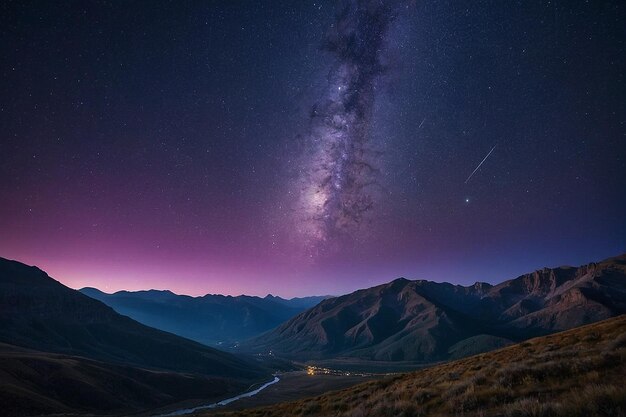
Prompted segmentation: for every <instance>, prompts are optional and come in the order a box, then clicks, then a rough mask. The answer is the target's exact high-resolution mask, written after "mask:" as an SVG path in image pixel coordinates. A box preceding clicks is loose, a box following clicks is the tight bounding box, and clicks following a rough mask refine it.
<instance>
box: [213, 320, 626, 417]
mask: <svg viewBox="0 0 626 417" xmlns="http://www.w3.org/2000/svg"><path fill="white" fill-rule="evenodd" d="M625 375H626V316H620V317H617V318H612V319H608V320H605V321H602V322H599V323H595V324H591V325H587V326H584V327H580V328H576V329H573V330H569V331H565V332H562V333H557V334H553V335H550V336H544V337H540V338H536V339H531V340H528V341H525V342H523V343H520V344H517V345H514V346H509V347H505V348H502V349H499V350H497V351H493V352H490V353H484V354H480V355H476V356H472V357H468V358H465V359H460V360H457V361H454V362H448V363H445V364H441V365H437V366H434V367H432V368H428V369H424V370H421V371H417V372H413V373H407V374H403V375H399V376H393V377H388V378H385V379H383V380H380V381H372V382H367V383H364V384H360V385H357V386H355V387H352V388H348V389H345V390H342V391H336V392H331V393H327V394H325V395H320V396H317V397H312V398H308V399H304V400H299V401H293V402H287V403H282V404H277V405H273V406H269V407H262V408H254V409H247V410H238V411H231V412H225V411H222V412H217V413H216V412H211V413H210V415H211V416H212V417H216V416H221V417H288V416H345V417H348V416H350V417H360V416H363V417H365V416H372V417H381V416H398V417H401V416H405V417H409V416H451V415H463V416H476V417H478V416H554V417H561V416H563V417H565V416H580V417H582V416H624V415H626V384H625V383H624V382H625V381H624V376H625Z"/></svg>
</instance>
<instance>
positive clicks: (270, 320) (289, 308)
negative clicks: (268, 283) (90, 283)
mask: <svg viewBox="0 0 626 417" xmlns="http://www.w3.org/2000/svg"><path fill="white" fill-rule="evenodd" d="M80 292H81V293H83V294H85V295H88V296H89V297H91V298H94V299H96V300H99V301H101V302H103V303H104V304H106V305H108V306H109V307H112V308H113V309H114V310H115V311H116V312H118V313H120V314H123V315H125V316H128V317H130V318H132V319H134V320H137V321H138V322H140V323H143V324H145V325H147V326H150V327H154V328H156V329H160V330H164V331H167V332H171V333H174V334H177V335H179V336H182V337H186V338H188V339H191V340H195V341H197V342H200V343H204V344H206V345H219V344H222V343H223V342H235V341H238V340H243V339H247V338H250V337H253V336H256V335H259V334H261V333H263V332H265V331H267V330H269V329H272V328H274V327H276V326H278V325H279V324H281V323H283V322H285V321H287V320H289V319H290V318H292V317H294V316H295V315H297V314H298V313H300V312H302V311H303V310H305V309H307V308H310V307H313V306H314V305H316V304H318V303H319V302H320V301H321V300H323V299H324V298H326V297H305V298H294V299H292V300H285V299H283V298H280V297H275V296H271V295H268V296H267V297H264V298H261V297H252V296H246V295H240V296H237V297H232V296H224V295H213V294H207V295H205V296H202V297H190V296H187V295H178V294H174V293H173V292H171V291H158V290H149V291H118V292H116V293H113V294H107V293H104V292H102V291H100V290H98V289H96V288H82V289H81V290H80Z"/></svg>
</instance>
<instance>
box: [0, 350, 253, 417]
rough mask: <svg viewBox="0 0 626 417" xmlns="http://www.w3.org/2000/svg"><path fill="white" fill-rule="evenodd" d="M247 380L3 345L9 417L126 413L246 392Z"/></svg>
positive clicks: (3, 400) (3, 397) (3, 394)
mask: <svg viewBox="0 0 626 417" xmlns="http://www.w3.org/2000/svg"><path fill="white" fill-rule="evenodd" d="M247 388H248V384H247V383H245V384H244V383H243V381H242V380H241V379H237V378H225V377H213V376H206V375H202V374H192V373H178V372H173V371H161V370H154V369H151V370H149V369H144V368H140V367H136V366H128V365H120V364H112V363H106V362H101V361H95V360H91V359H87V358H84V357H80V356H69V355H60V354H55V353H48V352H39V351H35V350H31V349H26V348H20V347H17V346H12V345H7V344H2V343H0V404H2V415H5V416H39V415H46V414H60V413H71V414H74V413H80V414H86V413H87V414H103V413H104V414H126V413H135V412H140V411H145V410H153V409H155V408H159V407H164V406H172V405H173V404H177V403H179V402H181V401H182V400H195V401H202V402H204V401H208V402H212V401H211V400H212V399H222V398H225V397H230V396H232V395H233V393H236V392H241V391H244V390H245V389H247Z"/></svg>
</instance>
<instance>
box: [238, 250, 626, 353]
mask: <svg viewBox="0 0 626 417" xmlns="http://www.w3.org/2000/svg"><path fill="white" fill-rule="evenodd" d="M624 312H626V255H619V256H616V257H612V258H609V259H606V260H604V261H601V262H591V263H589V264H586V265H582V266H579V267H571V266H565V267H557V268H542V269H538V270H536V271H533V272H530V273H527V274H523V275H520V276H518V277H516V278H513V279H510V280H506V281H503V282H501V283H499V284H495V285H492V284H488V283H483V282H476V283H474V284H472V285H468V286H462V285H455V284H450V283H438V282H434V281H427V280H416V281H410V280H407V279H406V278H399V279H395V280H393V281H391V282H389V283H386V284H381V285H378V286H375V287H371V288H367V289H361V290H357V291H355V292H353V293H350V294H346V295H343V296H339V297H336V298H333V299H329V300H325V301H322V302H321V303H320V304H318V305H317V306H316V307H313V308H312V309H310V310H307V311H305V312H303V313H301V314H299V315H298V316H296V317H294V318H292V319H291V320H289V321H288V322H286V323H284V324H282V325H280V326H279V327H277V328H275V329H273V330H271V331H269V332H266V333H264V334H263V335H260V336H258V337H256V338H254V339H252V340H250V341H247V342H245V343H244V344H243V346H242V349H244V350H250V351H252V352H256V353H265V352H267V351H269V350H271V351H272V352H273V353H274V354H278V355H284V356H286V357H296V356H299V357H302V356H304V357H305V358H308V359H327V358H332V357H340V356H349V357H358V358H362V359H369V360H391V361H396V360H414V361H435V360H444V359H447V358H449V357H451V356H452V355H453V353H451V351H450V349H453V347H454V346H455V345H457V346H456V348H459V346H458V344H459V343H461V346H460V347H461V351H465V350H466V349H469V353H477V351H480V345H481V344H482V345H485V346H492V347H493V346H500V345H502V344H505V343H513V342H517V341H520V340H524V339H527V338H528V337H533V336H539V335H543V334H548V333H552V332H555V331H559V330H566V329H569V328H573V327H577V326H580V325H583V324H587V323H590V322H593V321H599V320H602V319H606V318H609V317H613V316H616V315H619V314H622V313H624ZM478 336H480V337H478ZM476 337H478V338H476ZM472 338H474V339H472ZM464 340H466V341H467V342H468V343H467V344H466V345H465V346H464V345H463V343H462V342H463V341H464ZM479 341H480V343H479ZM471 345H473V346H474V347H473V348H471V349H470V348H469V346H471ZM453 350H454V349H453Z"/></svg>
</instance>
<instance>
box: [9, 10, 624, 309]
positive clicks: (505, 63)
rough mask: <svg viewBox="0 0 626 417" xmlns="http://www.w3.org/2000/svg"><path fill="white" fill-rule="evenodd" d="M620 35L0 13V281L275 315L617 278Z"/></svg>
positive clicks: (195, 13) (410, 21)
mask: <svg viewBox="0 0 626 417" xmlns="http://www.w3.org/2000/svg"><path fill="white" fill-rule="evenodd" d="M625 9H626V8H625V7H624V5H623V4H622V2H620V1H596V2H593V1H592V2H582V1H571V2H570V1H495V0H494V1H474V0H472V1H464V0H461V1H458V0H455V1H401V0H389V1H384V2H381V1H376V0H346V1H339V2H336V1H318V0H314V1H283V0H272V1H230V0H223V1H167V2H166V1H135V2H123V1H106V2H105V1H80V2H76V1H67V2H62V3H58V2H48V1H8V2H2V4H1V5H0V48H1V53H2V55H1V56H2V59H1V60H0V77H1V78H0V79H1V81H0V94H1V97H2V101H1V103H0V126H2V130H1V132H0V203H1V204H0V256H2V257H5V258H11V259H17V260H20V261H22V262H25V263H29V264H35V265H38V266H39V267H41V268H43V269H45V270H46V271H47V272H49V274H50V275H51V276H53V277H55V278H57V279H59V280H60V281H61V282H63V283H64V284H66V285H68V286H70V287H73V288H80V287H83V286H93V287H98V288H100V289H102V290H104V291H109V292H112V291H116V290H120V289H128V290H138V289H148V288H160V289H171V290H173V291H175V292H178V293H184V294H191V295H201V294H206V293H224V294H233V295H237V294H242V293H245V294H253V295H265V294H267V293H273V294H278V295H281V296H285V297H291V296H303V295H313V294H341V293H345V292H348V291H352V290H355V289H358V288H363V287H368V286H372V285H376V284H379V283H383V282H387V281H390V280H392V279H394V278H397V277H399V276H405V277H407V278H410V279H430V280H435V281H449V282H453V283H459V284H471V283H473V282H475V281H487V282H492V283H494V282H499V281H502V280H504V279H508V278H513V277H515V276H517V275H519V274H522V273H525V272H529V271H532V270H534V269H537V268H541V267H544V266H558V265H562V264H582V263H586V262H590V261H595V260H600V259H603V258H605V257H609V256H613V255H617V254H619V253H623V252H626V216H625V215H624V213H626V209H625V207H626V125H625V123H626V86H625V79H624V70H625V57H626V45H625V41H626V25H624V24H623V22H624V21H625V18H626V13H625ZM485 158H486V159H485ZM479 165H480V167H479V168H478V169H476V168H477V167H478V166H479Z"/></svg>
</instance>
